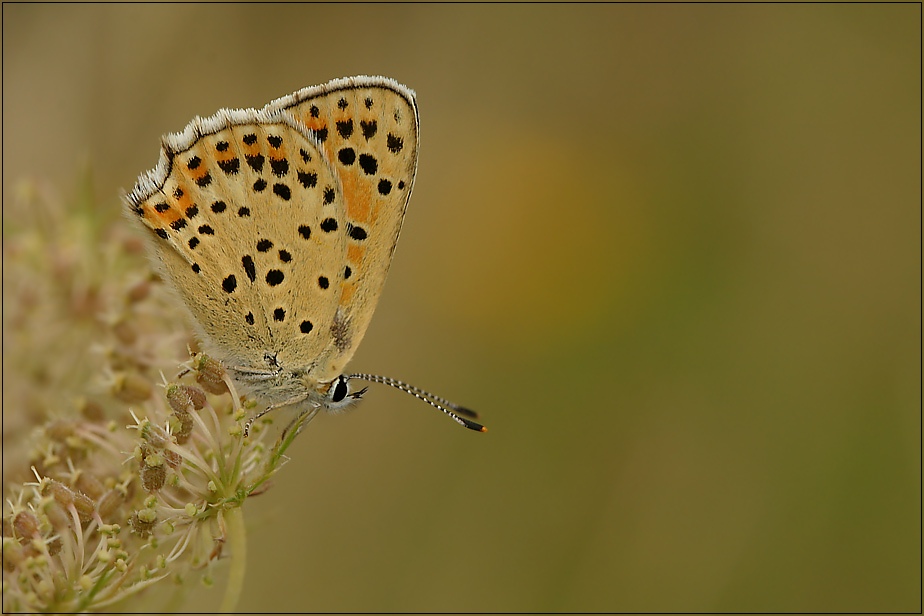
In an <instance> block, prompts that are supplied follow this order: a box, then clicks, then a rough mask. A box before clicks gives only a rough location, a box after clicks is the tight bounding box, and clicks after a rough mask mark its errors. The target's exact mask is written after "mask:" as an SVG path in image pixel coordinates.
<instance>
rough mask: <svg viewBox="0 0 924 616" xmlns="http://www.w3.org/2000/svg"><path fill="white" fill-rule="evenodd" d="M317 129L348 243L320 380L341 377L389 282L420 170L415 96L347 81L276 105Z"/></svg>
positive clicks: (372, 80) (384, 85) (379, 84)
mask: <svg viewBox="0 0 924 616" xmlns="http://www.w3.org/2000/svg"><path fill="white" fill-rule="evenodd" d="M273 110H286V111H287V112H289V113H291V114H292V115H293V116H294V117H295V119H296V120H298V121H299V122H301V123H303V124H304V125H305V126H306V127H308V128H309V129H311V130H313V131H314V132H315V135H316V136H317V139H318V141H319V143H320V147H321V148H322V150H323V151H324V153H325V154H326V157H327V159H328V160H329V161H330V164H331V166H332V167H333V169H334V171H335V173H336V175H337V177H338V178H339V179H340V184H341V186H342V190H343V201H344V212H345V217H344V218H345V219H344V220H343V221H342V223H344V224H343V227H342V229H340V230H341V231H342V233H343V234H344V236H345V240H346V259H345V262H344V264H343V271H342V272H341V274H342V276H341V279H342V280H341V282H340V285H339V293H340V297H339V300H338V301H337V313H336V315H335V317H334V321H333V323H332V330H331V334H332V335H331V340H330V344H329V345H328V348H327V349H325V350H324V351H322V353H321V356H320V357H318V358H317V361H318V368H319V372H318V376H319V377H320V378H321V380H329V379H332V378H334V377H335V376H337V375H338V374H340V372H341V371H342V370H343V367H344V365H345V364H346V362H347V361H349V359H350V358H351V357H352V355H353V352H354V351H355V349H356V347H357V345H358V344H359V342H360V340H361V339H362V337H363V334H364V333H365V331H366V328H367V327H368V325H369V321H370V319H371V318H372V313H373V311H374V310H375V305H376V302H377V301H378V297H379V294H380V293H381V291H382V286H383V285H384V283H385V278H386V275H387V273H388V268H389V266H390V265H391V257H392V253H393V251H394V248H395V244H396V242H397V240H398V234H399V233H400V231H401V224H402V222H403V220H404V214H405V210H406V208H407V202H408V199H409V198H410V194H411V189H412V187H413V184H414V176H415V173H416V169H417V150H418V119H417V106H416V102H415V100H414V94H413V92H411V91H410V90H408V89H407V88H405V87H403V86H401V85H399V84H398V83H397V82H394V81H392V80H390V79H385V78H379V77H365V78H347V79H341V80H337V81H334V82H331V83H329V84H326V85H323V86H317V87H312V88H306V89H304V90H300V91H299V92H296V93H295V94H293V95H290V96H287V97H285V98H282V99H279V100H276V101H274V102H272V103H270V104H269V105H268V106H267V107H266V111H273Z"/></svg>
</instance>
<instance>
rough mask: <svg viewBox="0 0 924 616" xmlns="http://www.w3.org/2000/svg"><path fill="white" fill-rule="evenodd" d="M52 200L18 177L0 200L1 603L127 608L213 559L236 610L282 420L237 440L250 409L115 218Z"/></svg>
mask: <svg viewBox="0 0 924 616" xmlns="http://www.w3.org/2000/svg"><path fill="white" fill-rule="evenodd" d="M58 203H59V202H58V201H57V200H56V199H54V198H50V197H45V196H42V195H40V194H39V192H38V189H37V188H36V187H35V186H26V187H25V188H24V189H23V190H21V191H20V194H19V203H18V206H19V207H17V206H13V207H10V208H7V209H6V210H5V215H7V220H6V221H5V224H4V231H5V237H4V243H3V257H4V276H3V285H4V288H3V302H4V305H3V315H4V322H3V334H4V337H3V339H4V349H3V352H4V362H3V365H4V367H3V370H4V374H3V376H4V388H3V418H4V422H3V426H4V433H3V473H4V476H3V488H4V500H5V503H4V510H3V609H4V611H16V612H79V611H94V610H107V611H110V610H113V609H126V610H128V609H132V603H130V601H131V600H132V599H135V598H137V597H138V596H139V594H140V593H141V591H144V590H145V589H147V588H149V587H151V586H154V585H157V584H160V585H161V586H164V587H166V589H167V591H168V592H167V593H165V596H168V595H170V594H172V593H170V592H169V591H170V587H169V586H168V584H170V585H172V587H173V588H174V589H175V590H176V591H177V592H180V593H185V592H186V591H187V590H188V588H187V587H188V586H189V584H191V583H193V582H197V581H199V580H201V581H204V582H205V583H206V584H208V583H210V582H211V580H212V573H211V569H212V567H213V565H214V564H215V563H217V562H219V561H221V560H224V559H230V577H231V579H230V580H229V582H228V591H227V592H226V594H225V602H224V604H223V605H222V608H224V609H233V607H234V604H235V602H236V600H237V596H238V593H239V592H240V588H241V586H242V584H241V582H242V578H243V571H244V552H245V549H246V548H245V545H246V544H245V534H244V526H243V519H242V512H241V506H242V504H243V503H244V501H245V500H246V499H247V498H248V497H249V496H254V495H257V494H259V493H261V492H262V491H264V490H265V489H266V488H267V487H268V485H269V484H268V480H269V478H270V476H271V475H272V474H273V473H275V472H276V470H278V468H279V467H280V466H281V464H282V463H283V462H284V461H285V457H284V455H283V453H284V451H285V450H286V448H287V447H288V446H289V444H290V443H291V442H292V439H294V437H295V434H296V433H297V430H296V429H293V430H288V431H285V432H284V433H283V434H282V435H281V436H279V437H278V438H277V439H276V440H274V441H273V440H271V437H269V436H268V434H269V432H268V431H267V430H266V425H267V423H268V422H263V423H258V424H257V425H255V426H254V427H253V429H252V430H251V431H250V434H249V436H247V437H245V436H244V434H243V422H244V421H245V420H246V418H247V417H248V416H249V415H250V414H251V411H252V409H251V408H249V407H250V406H251V405H250V404H248V403H247V402H246V401H242V400H241V398H239V397H238V396H237V394H236V392H235V390H234V386H233V383H232V382H231V381H230V379H228V377H227V376H226V375H225V373H224V370H223V368H222V367H221V364H220V363H219V362H217V361H216V360H214V359H212V358H210V357H208V356H207V355H204V354H202V353H199V352H196V351H195V350H194V349H193V350H191V351H190V350H189V349H190V346H191V345H193V346H194V344H195V343H194V341H193V340H192V338H191V337H190V335H189V332H188V330H187V328H186V325H185V322H184V320H183V315H182V312H181V311H180V308H179V307H178V306H177V305H176V304H175V302H174V301H173V300H172V298H171V297H169V296H168V294H167V293H165V290H164V289H163V288H162V286H161V285H160V284H159V283H158V282H157V280H156V279H154V278H152V277H151V275H150V273H149V271H150V270H149V267H148V265H147V263H146V261H145V259H144V257H143V254H142V252H143V251H142V250H141V249H140V246H139V244H138V243H137V241H136V240H135V239H133V237H132V236H131V234H130V231H129V232H125V231H123V230H122V227H121V226H119V225H115V226H113V227H111V228H110V227H107V226H104V225H102V224H101V223H100V221H99V219H98V218H97V215H95V214H94V208H93V207H92V203H91V200H90V199H88V198H86V197H84V198H83V199H78V200H77V203H75V204H73V205H72V206H71V207H68V208H64V207H61V206H59V205H58ZM14 215H15V218H14V217H13V216H14ZM116 220H118V219H117V217H116ZM184 356H185V357H186V362H185V369H182V370H179V369H178V366H179V364H180V362H181V361H182V360H183V357H184ZM167 371H172V376H173V378H171V379H167V378H165V377H164V375H163V373H165V372H167ZM168 374H169V373H168ZM148 594H150V593H148Z"/></svg>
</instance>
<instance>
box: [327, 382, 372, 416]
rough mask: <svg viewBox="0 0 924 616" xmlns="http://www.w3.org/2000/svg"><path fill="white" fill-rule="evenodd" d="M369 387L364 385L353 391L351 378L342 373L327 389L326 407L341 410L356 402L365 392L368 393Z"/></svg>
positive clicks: (331, 409) (329, 409) (330, 409)
mask: <svg viewBox="0 0 924 616" xmlns="http://www.w3.org/2000/svg"><path fill="white" fill-rule="evenodd" d="M367 389H369V388H368V387H363V388H362V389H360V390H357V391H353V388H352V386H351V385H350V378H349V377H347V376H346V375H344V374H341V375H340V376H338V377H337V378H336V379H334V380H333V381H331V384H330V387H329V388H328V390H327V396H326V398H325V400H324V407H325V408H326V409H327V410H328V411H340V410H343V409H346V408H348V407H349V406H351V405H352V404H355V403H356V402H358V401H359V400H360V398H362V397H363V394H364V393H366V390H367Z"/></svg>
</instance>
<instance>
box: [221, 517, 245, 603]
mask: <svg viewBox="0 0 924 616" xmlns="http://www.w3.org/2000/svg"><path fill="white" fill-rule="evenodd" d="M222 513H223V514H224V518H225V524H226V526H225V529H226V532H227V534H228V547H229V548H231V571H230V572H229V574H228V584H227V587H226V588H225V596H224V599H223V600H222V604H221V611H222V612H224V613H226V614H228V613H231V612H233V611H234V609H235V608H236V607H237V602H238V600H240V598H241V589H242V588H243V587H244V573H245V572H246V570H247V530H246V529H245V527H244V513H243V512H242V511H241V507H239V506H238V507H230V508H228V509H225V510H224V511H223V512H222Z"/></svg>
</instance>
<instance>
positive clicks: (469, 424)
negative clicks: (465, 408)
mask: <svg viewBox="0 0 924 616" xmlns="http://www.w3.org/2000/svg"><path fill="white" fill-rule="evenodd" d="M459 420H460V421H461V422H462V424H463V425H464V426H465V427H466V428H468V429H469V430H474V431H475V432H487V431H488V429H487V428H485V427H484V426H482V425H481V424H479V423H475V422H474V421H469V420H467V419H463V418H462V417H460V418H459Z"/></svg>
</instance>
